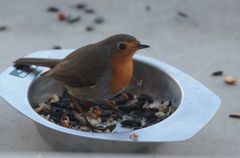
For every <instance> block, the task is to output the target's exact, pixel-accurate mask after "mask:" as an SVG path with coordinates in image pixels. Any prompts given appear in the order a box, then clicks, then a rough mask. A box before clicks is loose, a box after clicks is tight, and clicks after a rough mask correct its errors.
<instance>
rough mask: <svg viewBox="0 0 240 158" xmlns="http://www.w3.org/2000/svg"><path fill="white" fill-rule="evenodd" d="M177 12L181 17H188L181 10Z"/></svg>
mask: <svg viewBox="0 0 240 158" xmlns="http://www.w3.org/2000/svg"><path fill="white" fill-rule="evenodd" d="M177 14H178V15H179V16H181V17H183V18H187V17H188V15H187V14H186V13H184V12H181V11H179V12H178V13H177Z"/></svg>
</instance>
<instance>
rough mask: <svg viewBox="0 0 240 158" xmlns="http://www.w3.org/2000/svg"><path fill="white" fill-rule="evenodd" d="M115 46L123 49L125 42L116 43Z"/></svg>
mask: <svg viewBox="0 0 240 158" xmlns="http://www.w3.org/2000/svg"><path fill="white" fill-rule="evenodd" d="M117 47H118V48H119V49H125V48H126V44H125V43H122V42H121V43H118V45H117Z"/></svg>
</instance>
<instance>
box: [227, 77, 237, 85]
mask: <svg viewBox="0 0 240 158" xmlns="http://www.w3.org/2000/svg"><path fill="white" fill-rule="evenodd" d="M224 82H225V83H227V84H229V85H234V84H235V83H236V79H235V78H234V77H233V76H226V77H224Z"/></svg>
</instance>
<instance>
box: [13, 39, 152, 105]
mask: <svg viewBox="0 0 240 158" xmlns="http://www.w3.org/2000/svg"><path fill="white" fill-rule="evenodd" d="M148 47H150V46H149V45H145V44H141V43H140V41H139V40H137V39H136V38H135V37H134V36H132V35H129V34H116V35H112V36H110V37H108V38H106V39H103V40H101V41H98V42H96V43H93V44H89V45H86V46H83V47H81V48H79V49H76V50H74V51H73V52H72V53H70V54H69V55H67V56H66V57H65V58H63V59H46V58H19V59H17V60H16V61H15V62H14V64H15V65H36V66H43V67H48V68H50V69H49V71H48V72H47V73H46V75H47V76H49V77H52V78H54V79H55V80H56V81H59V82H60V83H62V84H63V86H64V87H65V88H66V89H67V92H68V93H69V94H70V95H71V96H73V97H75V98H77V99H83V100H89V101H99V100H104V99H109V98H112V97H114V96H116V95H117V94H119V93H121V92H122V91H123V90H124V89H125V88H126V87H127V86H128V85H129V83H130V81H131V80H132V76H133V55H134V54H135V52H136V51H137V50H139V49H144V48H148Z"/></svg>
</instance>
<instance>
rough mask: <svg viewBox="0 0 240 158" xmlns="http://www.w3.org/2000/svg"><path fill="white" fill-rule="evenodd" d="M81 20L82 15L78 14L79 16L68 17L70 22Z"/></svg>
mask: <svg viewBox="0 0 240 158" xmlns="http://www.w3.org/2000/svg"><path fill="white" fill-rule="evenodd" d="M80 20H81V17H80V16H77V17H71V16H70V17H68V19H67V22H68V23H69V24H72V23H76V22H78V21H80Z"/></svg>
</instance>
